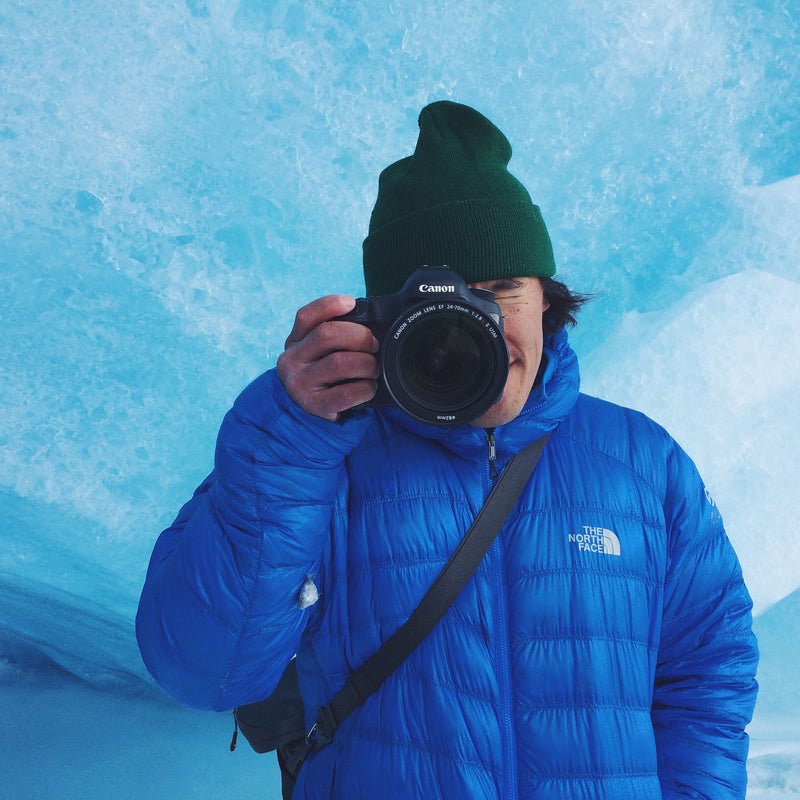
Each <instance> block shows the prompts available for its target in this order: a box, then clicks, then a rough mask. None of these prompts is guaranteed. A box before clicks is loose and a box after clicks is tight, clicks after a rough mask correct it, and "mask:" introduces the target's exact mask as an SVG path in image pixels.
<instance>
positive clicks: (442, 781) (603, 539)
mask: <svg viewBox="0 0 800 800" xmlns="http://www.w3.org/2000/svg"><path fill="white" fill-rule="evenodd" d="M419 122H420V134H419V140H418V142H417V146H416V149H415V152H414V154H413V155H412V156H411V157H409V158H406V159H403V160H402V161H400V162H398V163H396V164H393V165H391V166H390V167H389V168H387V169H386V170H385V171H384V172H383V173H382V175H381V180H380V186H379V193H378V200H377V203H376V206H375V210H374V211H373V215H372V219H371V223H370V232H369V236H368V237H367V239H366V241H365V242H364V274H365V279H366V288H367V293H368V294H369V295H382V294H389V293H394V292H396V291H397V290H398V289H399V288H400V287H401V286H402V285H403V283H404V281H405V280H406V278H407V277H408V276H409V275H410V274H411V273H412V272H413V271H414V270H415V269H417V268H418V267H420V266H422V265H436V264H447V265H449V266H450V267H452V268H453V269H454V270H455V271H457V272H458V273H459V274H460V275H461V276H462V277H463V278H464V279H465V280H466V281H467V282H468V284H469V285H470V286H473V287H478V288H488V289H490V290H492V291H494V292H495V293H496V299H497V303H498V304H499V305H500V308H501V310H502V313H503V317H504V327H505V336H506V339H507V343H508V349H509V355H510V370H509V376H508V380H507V382H506V385H505V390H504V392H503V395H502V398H501V399H500V400H499V401H498V402H497V403H496V404H495V405H493V406H492V407H491V408H489V410H488V411H486V412H485V413H484V414H483V415H482V416H481V417H480V418H479V419H477V420H475V421H474V422H473V423H472V424H466V425H455V426H450V427H448V426H444V427H442V426H434V425H429V424H426V423H424V422H420V421H418V420H416V419H413V418H412V417H411V416H409V415H407V414H406V413H404V412H403V411H402V410H401V409H399V408H380V409H377V408H369V409H366V410H363V409H362V410H355V411H354V410H353V409H354V408H355V407H358V406H361V404H363V403H365V402H367V401H369V400H370V398H371V397H372V396H373V395H374V393H375V391H376V380H377V378H378V361H377V359H376V353H377V352H378V342H377V341H376V339H375V337H374V335H373V334H372V332H371V331H370V329H369V328H367V327H365V326H364V325H359V324H356V323H354V322H350V321H342V320H337V319H335V318H336V317H339V316H341V315H343V314H345V313H347V312H349V311H350V310H351V309H352V308H353V306H354V299H353V298H352V297H347V296H339V295H335V296H329V297H324V298H321V299H319V300H317V301H315V302H312V303H310V304H309V305H308V306H306V307H304V308H302V309H300V310H299V311H298V313H297V317H296V322H295V325H294V328H293V330H292V332H291V333H290V335H289V338H288V339H287V343H286V349H285V352H284V353H283V354H282V355H281V356H280V358H279V359H278V364H277V369H275V370H270V371H268V372H267V373H265V374H264V375H262V376H261V377H260V378H258V379H256V381H254V383H253V384H251V385H250V386H249V387H248V388H247V389H246V390H245V391H244V392H243V393H242V395H241V396H240V397H239V398H238V399H237V401H236V403H235V405H234V407H233V409H232V410H231V411H230V412H229V413H228V415H227V416H226V417H225V420H224V422H223V424H222V427H221V429H220V434H219V439H218V445H217V451H216V459H215V469H214V472H213V473H212V474H211V476H210V477H209V478H208V479H207V480H206V481H205V482H204V483H203V484H202V485H201V486H200V488H199V489H198V490H197V492H196V493H195V496H194V497H193V498H192V499H191V500H190V501H189V502H188V503H187V504H186V505H185V506H184V508H183V509H182V510H181V512H180V513H179V515H178V517H177V519H176V521H175V523H174V524H173V525H172V527H170V528H169V529H168V530H166V531H165V532H164V533H163V534H162V535H161V537H160V538H159V541H158V543H157V545H156V548H155V551H154V554H153V557H152V560H151V564H150V568H149V572H148V576H147V581H146V584H145V587H144V590H143V593H142V599H141V603H140V608H139V614H138V619H137V631H138V638H139V643H140V647H141V650H142V654H143V657H144V660H145V663H146V664H147V666H148V668H149V670H150V671H151V673H152V674H153V675H154V677H155V678H156V680H158V681H159V682H160V683H161V684H162V685H163V686H164V687H165V689H167V691H169V692H170V693H172V694H173V695H174V696H175V697H176V698H177V699H178V700H180V701H182V702H184V703H186V704H188V705H193V706H197V707H201V708H213V709H220V710H221V709H229V708H232V707H234V706H236V705H240V704H243V703H247V702H251V701H255V700H258V699H260V698H262V697H265V696H267V695H268V694H269V693H270V692H271V691H272V689H273V687H274V686H275V685H276V683H277V681H278V679H279V678H280V676H281V674H282V672H283V670H284V667H285V666H286V664H287V663H288V662H289V660H290V659H291V657H292V656H293V655H294V654H295V653H297V665H298V672H299V677H300V685H301V689H302V694H303V699H304V704H305V707H306V715H307V720H308V722H309V724H310V723H311V722H312V721H313V720H314V718H315V716H316V713H317V710H318V709H319V708H320V707H321V706H323V705H325V704H326V703H328V702H329V701H330V700H331V698H332V697H333V696H334V694H335V693H336V692H337V691H338V690H339V689H340V688H341V687H342V685H343V684H344V682H345V680H346V679H347V677H348V676H349V675H350V674H351V673H352V672H353V671H354V670H356V669H357V668H358V667H360V666H361V665H362V664H363V663H364V661H365V660H366V659H367V658H369V656H371V655H372V654H373V653H374V652H375V651H376V650H377V649H378V647H379V646H380V644H381V643H382V642H383V641H385V639H386V638H388V637H389V636H390V635H391V634H392V633H393V632H394V631H395V630H396V629H397V628H398V627H399V625H401V624H402V623H403V622H404V621H405V619H406V618H407V617H408V615H409V614H410V613H411V612H412V611H413V610H414V608H415V607H416V605H417V604H418V602H419V601H420V599H421V598H422V596H423V594H424V593H425V591H426V590H427V589H428V587H429V586H430V584H431V583H432V582H433V580H434V579H435V577H436V575H437V574H438V572H439V570H440V569H441V567H442V565H443V564H444V562H445V561H446V560H447V558H448V557H449V556H450V554H451V553H452V552H453V550H454V549H455V548H456V546H457V545H458V543H459V541H460V539H461V537H462V536H463V534H464V532H465V531H466V530H467V528H468V527H469V525H470V524H471V522H472V520H473V519H474V517H475V516H476V514H477V512H478V511H479V509H480V507H481V505H482V504H483V502H484V500H485V499H486V496H487V495H488V493H489V491H490V489H491V487H492V485H493V481H494V480H495V476H496V475H497V474H499V473H501V472H502V471H503V469H504V467H505V465H506V464H507V462H508V460H509V459H510V458H511V456H512V455H513V454H514V453H515V452H517V451H519V450H520V449H521V448H523V447H524V446H525V445H527V444H528V443H530V442H532V441H534V440H536V439H538V438H540V437H541V436H542V435H543V434H544V433H546V432H548V431H550V432H551V436H550V439H549V441H548V443H547V446H546V448H545V451H544V454H543V456H542V459H541V461H540V462H539V465H538V467H537V470H536V472H535V474H534V475H533V477H532V479H531V480H530V481H529V483H528V486H527V487H526V489H525V490H524V491H523V493H522V495H521V497H520V499H519V501H518V502H517V505H516V507H515V508H514V510H513V511H512V513H511V515H510V517H509V519H508V521H507V522H506V524H505V525H504V527H503V529H502V531H501V533H500V535H499V536H498V537H497V539H496V540H495V542H494V544H493V545H492V547H491V549H490V551H489V552H488V554H487V556H486V557H485V559H484V560H483V562H482V563H481V565H480V567H479V568H478V570H477V572H476V573H475V575H474V576H473V577H472V579H471V580H470V582H469V584H468V585H467V586H466V588H465V590H464V591H463V592H462V594H461V595H460V596H459V598H458V599H457V601H456V602H455V604H454V605H453V607H451V608H450V610H449V611H448V612H447V614H446V615H445V616H444V617H443V618H442V620H440V622H439V623H438V625H437V626H436V628H435V629H434V630H433V632H432V633H431V634H430V635H429V636H428V637H427V638H426V639H425V640H424V641H423V642H422V644H421V645H420V646H419V647H418V648H417V649H416V650H415V651H414V652H413V654H412V655H411V656H410V657H409V658H408V659H407V660H406V661H405V662H404V663H403V664H402V665H401V666H400V667H399V668H398V670H397V671H396V672H395V673H394V674H393V675H392V676H391V677H390V678H389V679H388V680H387V682H386V683H385V684H384V685H383V686H382V687H381V688H380V689H379V690H378V691H377V692H376V693H375V694H374V695H372V696H371V697H370V698H369V699H368V700H367V701H366V703H365V704H364V705H363V706H362V707H361V708H360V709H358V710H357V711H356V712H355V713H353V714H352V715H351V716H350V717H349V718H348V719H347V720H346V721H345V722H344V723H343V724H342V725H341V727H340V728H339V729H338V730H337V731H336V734H335V736H334V739H333V742H332V743H331V744H330V745H329V746H327V747H325V748H324V749H322V750H320V751H319V752H317V753H315V754H313V755H311V756H310V757H309V759H308V760H307V761H306V763H305V764H304V766H303V768H302V770H301V771H300V775H299V779H298V783H297V787H296V790H295V797H297V798H321V797H326V798H330V797H336V798H339V797H342V798H344V797H346V798H370V800H374V798H376V797H381V798H386V800H388V798H453V799H455V798H517V797H519V798H559V799H561V798H602V799H605V800H611V798H614V799H615V800H617V799H618V798H626V799H627V798H631V799H633V798H639V799H640V800H645V799H647V800H650V799H651V798H652V799H653V800H655V798H661V797H664V798H677V797H688V798H713V800H725V799H726V798H742V797H744V792H745V785H746V774H745V761H746V756H747V736H746V734H745V733H744V728H745V726H746V724H747V723H748V722H749V720H750V717H751V714H752V711H753V705H754V702H755V695H756V684H755V680H754V674H755V668H756V662H757V648H756V644H755V640H754V638H753V635H752V632H751V602H750V598H749V596H748V593H747V590H746V589H745V586H744V584H743V582H742V576H741V570H740V567H739V564H738V562H737V559H736V556H735V554H734V552H733V550H732V548H731V546H730V544H729V542H728V540H727V538H726V535H725V532H724V529H723V526H722V521H721V518H720V515H719V513H718V511H717V509H716V507H715V505H714V503H713V501H712V500H711V499H710V495H709V494H708V492H707V491H706V490H705V488H704V486H703V483H702V481H701V479H700V477H699V476H698V474H697V471H696V469H695V467H694V465H693V464H692V462H691V461H690V459H689V458H688V457H687V456H686V455H685V453H684V452H683V451H682V450H681V449H680V448H679V447H678V445H677V444H675V442H674V441H673V440H672V439H671V438H670V437H669V436H668V434H667V433H666V432H665V431H663V429H661V428H660V427H658V426H657V425H656V424H655V423H653V422H651V421H650V420H648V419H647V418H645V417H644V416H642V415H640V414H638V413H636V412H633V411H630V410H627V409H623V408H620V407H618V406H614V405H611V404H609V403H605V402H602V401H600V400H597V399H594V398H590V397H587V396H585V395H582V394H579V388H578V387H579V374H578V365H577V359H576V357H575V354H574V353H573V351H572V350H571V349H570V347H569V344H568V342H567V336H566V332H565V330H564V324H565V323H566V322H568V321H570V320H572V313H573V312H574V311H575V310H576V309H577V307H578V306H579V305H580V301H581V298H579V297H576V296H574V295H570V293H569V292H568V291H567V290H566V288H565V287H564V286H563V285H562V284H559V283H557V282H555V281H553V279H552V276H553V274H554V272H555V264H554V261H553V254H552V248H551V245H550V239H549V237H548V234H547V230H546V228H545V225H544V222H543V220H542V217H541V214H540V211H539V208H538V207H537V206H535V205H533V204H532V202H531V199H530V196H529V195H528V193H527V191H526V190H525V189H524V187H523V186H522V185H521V184H520V183H519V182H518V181H517V180H516V179H515V178H514V177H513V176H512V175H511V174H510V173H509V172H508V171H507V168H506V165H507V163H508V161H509V159H510V157H511V148H510V145H509V144H508V141H507V140H506V138H505V136H504V135H503V134H502V133H501V132H500V131H499V130H498V129H497V128H496V127H495V126H494V125H493V124H492V123H491V122H490V121H489V120H487V119H486V118H485V117H483V116H481V115H480V114H478V113H477V112H476V111H474V110H473V109H470V108H468V107H466V106H462V105H458V104H455V103H450V102H441V103H434V104H433V105H431V106H428V107H426V108H425V109H423V111H422V113H421V115H420V120H419ZM309 588H311V589H312V592H311V594H312V596H311V598H310V599H309ZM314 589H317V590H318V593H319V596H318V599H316V593H315V592H314V591H313V590H314ZM301 597H302V598H303V600H302V601H300V598H301ZM315 599H316V602H313V601H314V600H315Z"/></svg>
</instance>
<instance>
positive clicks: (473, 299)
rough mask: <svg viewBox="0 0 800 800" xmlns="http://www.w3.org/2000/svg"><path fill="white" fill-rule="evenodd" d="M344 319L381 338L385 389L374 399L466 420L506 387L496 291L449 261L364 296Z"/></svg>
mask: <svg viewBox="0 0 800 800" xmlns="http://www.w3.org/2000/svg"><path fill="white" fill-rule="evenodd" d="M337 319H341V320H347V321H349V322H358V323H361V324H362V325H366V326H367V327H368V328H369V329H370V330H371V331H372V333H373V334H374V336H375V338H376V339H377V340H378V341H379V342H380V352H379V354H378V358H379V359H380V367H381V370H380V377H379V379H378V391H377V393H376V395H375V397H374V398H373V399H372V400H371V401H370V402H369V403H367V405H370V406H386V405H397V406H399V407H400V408H402V409H403V410H404V411H405V412H406V413H407V414H410V415H411V416H412V417H414V418H416V419H418V420H421V421H422V422H428V423H432V424H434V425H458V424H461V423H465V422H472V421H473V420H474V419H477V418H478V417H480V416H481V415H482V414H484V413H485V412H486V411H488V409H489V408H490V407H491V406H492V405H494V404H495V403H496V402H497V401H498V400H499V399H500V397H501V395H502V393H503V387H504V386H505V383H506V378H507V377H508V348H507V347H506V341H505V339H504V337H503V317H502V314H501V313H500V306H498V305H497V303H495V302H494V292H490V291H487V290H485V289H470V288H469V287H468V286H467V284H466V283H465V282H464V280H463V279H462V278H461V277H460V276H459V275H458V274H457V273H456V272H454V271H453V270H451V269H449V268H448V267H422V268H420V269H418V270H417V271H416V272H414V273H413V275H411V277H410V278H409V279H408V280H407V281H406V283H405V285H404V286H403V288H402V289H401V290H400V291H399V292H397V293H396V294H389V295H381V296H378V297H362V298H359V299H358V300H356V307H355V308H354V309H353V310H352V311H351V312H350V313H349V314H345V315H344V316H342V317H338V318H337Z"/></svg>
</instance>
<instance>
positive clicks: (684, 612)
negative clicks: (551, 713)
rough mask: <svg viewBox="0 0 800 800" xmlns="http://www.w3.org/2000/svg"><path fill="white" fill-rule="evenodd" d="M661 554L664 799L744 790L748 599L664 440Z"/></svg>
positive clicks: (713, 513) (730, 554)
mask: <svg viewBox="0 0 800 800" xmlns="http://www.w3.org/2000/svg"><path fill="white" fill-rule="evenodd" d="M664 508H665V512H666V517H667V519H666V523H667V532H668V562H667V573H666V580H665V591H664V608H663V619H662V633H661V640H660V646H659V653H658V661H657V667H656V675H655V683H654V699H653V708H652V718H653V725H654V729H655V735H656V744H657V748H658V756H659V777H660V780H661V787H662V792H663V797H664V800H673V799H674V798H694V799H695V800H700V798H707V799H708V800H732V799H733V798H744V796H745V788H746V785H747V774H746V766H745V765H746V760H747V751H748V737H747V734H746V733H745V726H746V725H747V724H748V723H749V721H750V719H751V717H752V714H753V708H754V705H755V699H756V693H757V685H756V681H755V673H756V666H757V663H758V648H757V644H756V640H755V636H754V635H753V632H752V616H751V609H752V602H751V600H750V596H749V594H748V592H747V589H746V588H745V585H744V581H743V579H742V571H741V568H740V566H739V562H738V559H737V557H736V554H735V553H734V551H733V548H732V547H731V544H730V542H729V541H728V538H727V536H726V534H725V530H724V528H723V524H722V518H721V516H720V514H719V511H718V510H717V508H716V505H715V504H714V501H713V500H712V499H711V496H710V495H709V494H708V492H707V490H706V489H705V487H704V486H703V483H702V481H701V479H700V476H699V475H698V473H697V470H696V469H695V466H694V464H693V463H692V462H691V460H690V459H689V458H688V456H686V454H685V453H684V452H683V451H682V450H681V449H680V448H679V447H678V446H677V445H674V443H673V449H672V450H671V453H670V456H669V458H668V462H667V491H666V497H665V502H664Z"/></svg>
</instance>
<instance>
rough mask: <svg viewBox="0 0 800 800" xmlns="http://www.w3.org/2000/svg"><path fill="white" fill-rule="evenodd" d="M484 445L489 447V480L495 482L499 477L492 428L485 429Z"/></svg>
mask: <svg viewBox="0 0 800 800" xmlns="http://www.w3.org/2000/svg"><path fill="white" fill-rule="evenodd" d="M486 444H487V446H488V447H489V480H491V481H496V480H497V479H498V478H499V477H500V473H499V471H498V469H497V446H496V443H495V439H494V428H487V429H486Z"/></svg>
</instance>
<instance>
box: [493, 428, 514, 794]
mask: <svg viewBox="0 0 800 800" xmlns="http://www.w3.org/2000/svg"><path fill="white" fill-rule="evenodd" d="M486 444H487V446H488V449H489V453H488V456H489V482H490V484H492V483H494V481H496V480H497V479H498V478H499V477H500V471H499V470H498V468H497V442H496V441H495V435H494V428H486ZM490 488H491V486H490ZM490 553H491V558H492V566H493V573H494V575H493V578H494V589H495V591H494V596H495V598H496V603H495V613H496V614H497V633H498V635H497V637H496V638H495V642H496V647H495V658H496V659H497V665H498V676H497V679H498V685H499V690H500V714H501V719H500V724H501V735H502V737H503V738H502V741H503V783H504V787H503V796H504V798H506V800H516V798H517V796H518V790H517V758H516V737H515V734H514V691H513V687H512V685H511V648H510V644H509V641H508V625H507V618H508V596H507V593H506V582H505V577H504V574H503V563H504V561H505V558H504V555H503V545H502V542H501V541H500V536H499V535H498V536H497V537H496V538H495V540H494V542H492V546H491V549H490Z"/></svg>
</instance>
